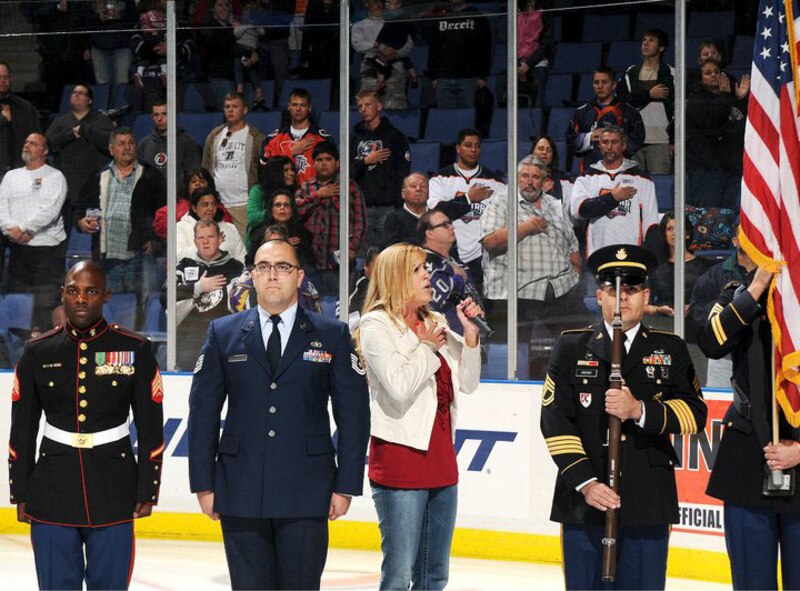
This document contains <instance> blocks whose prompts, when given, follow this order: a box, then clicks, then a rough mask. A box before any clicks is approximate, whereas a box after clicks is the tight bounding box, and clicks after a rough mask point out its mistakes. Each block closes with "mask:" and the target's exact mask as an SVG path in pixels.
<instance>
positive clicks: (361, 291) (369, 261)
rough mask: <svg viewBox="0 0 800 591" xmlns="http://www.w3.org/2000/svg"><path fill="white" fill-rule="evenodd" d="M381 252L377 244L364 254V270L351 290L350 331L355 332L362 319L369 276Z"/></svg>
mask: <svg viewBox="0 0 800 591" xmlns="http://www.w3.org/2000/svg"><path fill="white" fill-rule="evenodd" d="M380 252H381V249H380V248H378V247H377V246H370V247H369V248H367V252H366V254H365V255H364V271H363V273H362V274H361V277H359V278H358V281H356V284H355V286H354V287H353V290H352V291H351V292H350V302H349V303H350V306H349V307H350V318H349V322H348V323H349V325H350V332H353V331H354V330H355V329H356V328H357V327H358V321H359V320H360V319H361V310H362V308H363V307H364V300H365V299H366V297H367V291H368V290H369V278H370V275H372V268H373V267H374V266H375V257H377V256H378V254H380Z"/></svg>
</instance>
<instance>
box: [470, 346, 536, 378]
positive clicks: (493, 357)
mask: <svg viewBox="0 0 800 591" xmlns="http://www.w3.org/2000/svg"><path fill="white" fill-rule="evenodd" d="M507 367H508V345H507V344H505V343H488V344H487V345H486V363H485V364H484V365H483V367H482V368H481V380H505V379H506V375H507ZM529 375H530V370H529V365H528V345H527V344H522V343H520V344H518V345H517V376H518V377H519V379H521V380H527V379H528V377H529Z"/></svg>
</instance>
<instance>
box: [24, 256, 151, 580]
mask: <svg viewBox="0 0 800 591" xmlns="http://www.w3.org/2000/svg"><path fill="white" fill-rule="evenodd" d="M109 296H110V294H109V292H108V290H107V288H106V279H105V275H104V273H103V270H102V269H101V268H100V267H99V266H98V265H97V264H96V263H93V262H88V261H87V262H81V263H78V264H77V265H75V266H74V267H72V269H70V271H69V272H68V273H67V276H66V278H65V279H64V285H63V287H62V288H61V301H62V302H63V304H64V310H65V313H66V316H67V322H66V324H65V325H64V326H59V327H57V328H55V329H53V330H51V331H50V332H48V333H46V334H43V335H42V336H41V337H39V338H37V339H33V340H31V342H30V343H28V345H27V346H26V348H25V352H24V353H23V355H22V357H21V358H20V360H19V363H18V364H17V368H16V372H15V373H14V381H13V388H12V392H11V398H12V400H13V404H12V411H11V413H12V414H11V440H10V442H9V483H10V485H11V502H12V503H15V504H16V505H17V518H18V519H19V520H20V521H24V522H26V523H31V541H32V543H33V549H34V558H35V561H36V575H37V577H38V580H39V587H40V588H42V589H81V588H82V586H83V582H84V580H85V581H86V586H87V588H88V589H127V587H128V583H129V579H130V575H131V572H132V569H133V557H134V538H133V520H134V519H136V518H139V517H146V516H148V515H150V513H151V511H152V508H153V505H155V504H156V502H157V501H158V490H159V484H160V483H161V462H162V452H163V451H164V439H163V432H162V425H163V418H162V417H163V415H162V409H161V400H162V398H163V396H164V392H163V387H162V384H161V374H160V373H159V370H158V365H157V364H156V360H155V358H154V357H153V354H152V352H151V349H150V343H149V342H148V341H147V340H146V339H144V337H142V336H141V335H138V334H136V333H134V332H130V331H128V330H126V329H124V328H122V327H120V326H118V325H116V324H108V323H107V322H106V321H105V319H104V318H103V304H104V303H105V302H107V301H108V298H109ZM131 410H133V420H134V422H135V423H136V431H137V433H138V450H139V451H138V463H137V461H136V459H135V458H134V456H133V451H132V448H131V439H130V437H129V427H128V415H129V413H130V411H131ZM42 412H44V414H45V417H46V421H47V422H46V423H45V427H44V434H43V435H44V437H43V439H42V443H41V446H40V448H39V458H38V461H37V459H36V437H37V433H38V431H39V419H40V417H41V414H42ZM84 548H85V552H86V559H85V560H84Z"/></svg>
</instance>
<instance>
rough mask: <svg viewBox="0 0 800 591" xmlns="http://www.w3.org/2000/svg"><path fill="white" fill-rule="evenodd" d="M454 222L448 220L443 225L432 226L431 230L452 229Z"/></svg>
mask: <svg viewBox="0 0 800 591" xmlns="http://www.w3.org/2000/svg"><path fill="white" fill-rule="evenodd" d="M452 227H453V222H451V221H450V220H447V221H446V222H442V223H441V224H434V225H432V226H431V228H430V229H431V230H435V229H436V228H452Z"/></svg>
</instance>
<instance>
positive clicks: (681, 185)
mask: <svg viewBox="0 0 800 591" xmlns="http://www.w3.org/2000/svg"><path fill="white" fill-rule="evenodd" d="M686 63H687V61H686V0H680V1H679V2H676V3H675V113H674V128H675V138H674V141H675V160H674V163H675V164H674V169H673V170H674V175H675V177H674V179H675V182H674V186H675V199H674V205H673V208H674V212H675V236H676V239H675V263H674V268H675V286H674V289H675V292H674V295H675V299H674V301H675V305H674V307H673V309H674V310H675V314H674V316H673V321H674V324H673V328H672V330H673V331H675V332H676V333H677V334H679V335H680V336H681V337H683V336H685V335H684V330H685V328H684V326H685V324H684V315H683V309H684V304H685V303H686V302H685V301H684V300H685V298H684V281H685V280H686V273H685V272H684V271H685V269H684V259H685V256H684V253H685V252H686V240H685V239H680V238H678V237H680V236H686V224H685V216H684V211H685V209H686V208H685V205H686V195H685V177H684V174H685V173H684V167H685V164H686V150H685V143H686V132H685V129H686V125H685V112H686V110H685V105H686V68H685V67H684V64H686Z"/></svg>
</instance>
